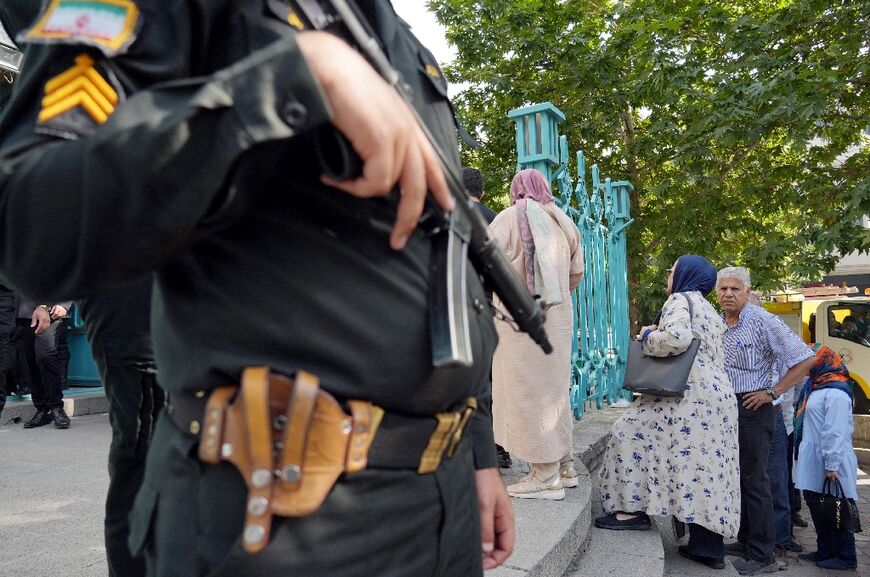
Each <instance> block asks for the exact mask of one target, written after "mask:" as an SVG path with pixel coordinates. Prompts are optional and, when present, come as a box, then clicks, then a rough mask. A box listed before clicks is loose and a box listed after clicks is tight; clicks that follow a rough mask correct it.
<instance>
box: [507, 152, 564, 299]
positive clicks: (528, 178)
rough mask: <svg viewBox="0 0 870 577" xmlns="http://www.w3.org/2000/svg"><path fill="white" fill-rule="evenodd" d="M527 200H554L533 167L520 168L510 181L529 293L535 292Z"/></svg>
mask: <svg viewBox="0 0 870 577" xmlns="http://www.w3.org/2000/svg"><path fill="white" fill-rule="evenodd" d="M527 200H533V201H535V202H537V203H539V204H549V203H551V202H553V201H554V198H553V193H552V192H550V185H549V183H548V182H547V179H546V177H544V175H543V174H541V173H540V172H539V171H537V170H535V169H534V168H527V169H525V170H521V171H519V172H518V173H516V174H515V175H514V179H513V181H511V202H512V203H513V204H514V205H515V206H516V207H517V216H518V218H519V220H520V237H521V238H522V242H523V265H524V267H525V273H526V274H525V277H526V278H525V280H526V287H528V289H529V292H530V293H531V294H535V240H534V237H533V236H532V228H531V226H529V216H528V212H527V211H526V201H527Z"/></svg>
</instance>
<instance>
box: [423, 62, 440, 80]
mask: <svg viewBox="0 0 870 577" xmlns="http://www.w3.org/2000/svg"><path fill="white" fill-rule="evenodd" d="M426 74H428V75H429V76H431V77H432V78H435V79H437V80H441V71H440V70H438V67H437V66H434V65H432V64H427V65H426Z"/></svg>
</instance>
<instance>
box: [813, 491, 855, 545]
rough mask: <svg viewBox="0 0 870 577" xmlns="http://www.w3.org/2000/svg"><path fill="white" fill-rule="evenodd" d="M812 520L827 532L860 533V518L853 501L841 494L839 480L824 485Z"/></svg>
mask: <svg viewBox="0 0 870 577" xmlns="http://www.w3.org/2000/svg"><path fill="white" fill-rule="evenodd" d="M813 520H814V521H815V522H817V523H818V524H820V525H822V526H823V527H826V528H827V529H828V530H829V531H849V532H851V533H861V517H860V514H859V513H858V505H857V504H856V503H855V499H849V498H848V497H846V494H845V493H844V492H843V485H841V484H840V480H839V479H835V480H834V482H833V483H832V482H831V480H830V479H825V484H824V486H823V488H822V492H821V493H820V494H819V498H818V515H814V516H813Z"/></svg>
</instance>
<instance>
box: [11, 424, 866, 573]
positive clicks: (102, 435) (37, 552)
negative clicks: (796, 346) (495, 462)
mask: <svg viewBox="0 0 870 577" xmlns="http://www.w3.org/2000/svg"><path fill="white" fill-rule="evenodd" d="M5 416H6V415H5V412H4V420H5ZM612 418H613V417H612V416H610V417H608V419H607V420H612ZM594 423H595V419H594V418H592V416H589V418H588V419H584V422H583V423H582V424H581V425H580V426H578V433H577V434H575V444H576V443H577V440H578V439H580V438H581V437H582V433H583V432H584V431H586V430H587V429H589V428H592V427H591V425H592V424H594ZM605 425H606V422H605ZM602 426H604V425H602ZM599 428H600V427H599ZM605 428H606V427H605ZM587 432H588V431H587ZM578 434H579V435H580V436H579V437H578ZM593 436H595V435H593ZM596 438H597V437H596ZM110 439H111V429H110V427H109V422H108V416H107V415H106V414H96V415H84V416H77V417H74V418H73V422H72V427H71V428H70V429H68V430H58V429H55V428H54V427H53V426H51V425H49V426H46V427H41V428H38V429H30V430H25V429H23V428H22V426H21V424H20V423H19V424H15V423H8V424H6V425H5V426H0V575H2V576H7V575H8V576H9V577H12V576H14V577H44V576H46V575H62V576H64V577H105V576H106V575H107V573H108V569H107V566H106V561H105V549H104V546H103V523H102V522H103V505H104V498H105V493H106V488H107V485H108V475H107V473H106V456H107V453H108V447H109V442H110ZM590 467H591V468H592V465H591V464H590ZM517 469H519V467H517ZM506 473H507V472H506ZM520 473H521V471H520V470H515V471H513V474H514V475H515V476H519V474H520ZM508 476H509V475H506V477H508ZM590 477H591V479H592V480H594V479H596V478H597V476H596V475H594V474H593V475H591V476H590ZM508 480H512V479H508ZM590 489H591V490H592V492H593V495H591V497H592V499H591V500H592V510H591V511H589V512H587V513H586V515H589V513H590V512H591V514H592V515H597V514H600V505H599V504H597V503H596V502H597V499H596V498H595V497H594V492H595V487H594V486H593V487H590ZM574 491H580V490H579V489H575V490H572V498H573V494H574ZM858 491H859V493H860V496H861V499H860V503H859V508H860V509H861V517H862V524H863V526H864V527H865V528H866V531H867V533H865V534H859V535H857V542H858V563H859V567H858V571H857V573H856V572H841V573H835V574H834V575H833V576H831V575H827V574H826V573H825V571H823V570H821V569H818V568H816V567H815V566H814V565H811V564H809V563H807V562H803V561H799V560H798V559H797V558H796V555H794V554H792V555H791V556H790V559H789V561H790V565H789V567H788V569H787V570H786V571H783V572H780V573H779V575H782V576H783V577H836V575H843V577H849V576H850V575H852V576H854V575H861V576H863V577H870V476H868V475H866V474H864V473H861V474H860V475H859V478H858ZM524 505H529V506H531V507H526V508H528V509H529V510H528V511H527V512H526V513H527V514H526V516H525V517H523V515H522V514H521V513H523V510H524V509H523V507H521V506H520V504H517V511H518V518H519V519H522V521H521V522H522V523H523V524H524V525H529V524H531V523H534V522H538V521H540V523H541V528H540V530H542V531H546V530H547V528H552V526H553V520H552V517H549V516H548V515H547V514H543V515H542V514H535V513H536V512H538V513H540V512H541V511H543V508H545V507H546V506H550V505H555V504H554V503H550V502H547V503H541V504H540V505H539V504H538V503H534V504H533V503H526V504H524ZM569 505H570V506H573V507H575V508H577V510H578V511H579V510H580V507H579V503H574V504H573V505H571V504H570V503H564V505H562V508H564V507H566V506H569ZM539 508H541V509H540V511H539ZM587 511H588V509H587ZM539 517H540V518H541V519H538V518H539ZM805 517H808V515H806V514H805ZM588 518H589V517H588V516H587V517H586V519H588ZM655 522H656V524H657V526H658V527H660V528H661V529H660V533H661V541H660V542H661V543H662V544H663V549H664V571H663V572H662V571H661V569H658V570H656V569H653V567H654V566H655V563H652V562H651V561H653V560H652V559H651V557H650V555H654V553H651V552H653V551H654V550H655V547H654V546H653V545H654V544H655V543H654V540H655V538H657V534H656V533H655V532H653V531H650V532H645V533H643V534H639V535H638V534H635V535H634V536H632V539H629V540H626V537H629V536H627V535H625V532H614V531H603V530H600V529H595V528H594V527H593V528H591V529H590V531H589V540H588V541H587V542H586V545H585V547H584V548H583V549H582V550H583V551H585V555H586V556H585V558H584V557H583V553H580V554H579V555H578V560H579V561H584V560H585V562H586V563H585V564H583V563H581V564H580V567H579V569H578V568H577V567H576V566H575V567H574V568H573V569H572V570H569V572H568V573H566V574H565V575H566V576H568V575H570V576H571V577H598V576H601V577H614V576H617V575H629V574H637V575H643V576H644V577H653V575H654V574H660V575H661V574H663V575H665V576H667V577H734V576H736V575H737V573H736V571H734V568H733V567H732V566H731V565H730V563H729V564H728V565H727V567H726V569H725V570H724V571H714V570H710V569H707V568H706V567H704V566H702V565H698V564H696V563H692V562H691V561H687V560H685V559H683V558H682V557H680V556H679V555H678V554H677V543H676V542H675V541H674V540H673V537H672V536H671V534H670V524H669V523H668V522H667V520H666V519H664V518H656V519H655ZM586 523H588V520H587V521H586ZM530 528H531V527H522V528H521V527H518V530H520V532H521V533H522V532H523V531H522V529H525V533H528V532H529V531H528V530H529V529H530ZM536 530H537V529H536ZM796 536H797V538H798V539H799V540H800V541H801V543H803V544H804V546H805V547H807V549H808V550H814V548H815V545H814V544H815V534H814V533H813V530H812V527H809V528H807V529H798V530H797V531H796ZM636 537H639V538H640V539H637V538H636ZM528 545H529V543H525V544H523V545H522V546H519V547H518V550H517V554H516V555H515V556H514V558H512V559H511V560H510V561H509V563H510V562H516V563H518V562H519V561H520V560H522V559H523V554H524V552H523V550H522V547H526V548H529V547H528ZM596 551H597V552H599V553H602V556H600V557H596V556H595V554H594V553H595V552H596ZM658 551H659V553H658V555H661V551H662V547H661V546H658ZM528 554H530V553H529V552H526V555H528ZM602 557H603V558H604V561H600V560H601V559H602ZM660 562H661V561H659V563H660ZM626 567H629V568H631V569H633V571H626V570H625V568H626ZM659 567H660V565H659ZM500 571H501V570H500ZM501 573H503V574H505V575H508V574H509V575H514V573H513V572H511V570H509V569H505V570H504V571H501ZM832 573H833V572H832ZM517 574H519V573H518V572H517ZM373 577H374V576H373ZM457 577H462V576H457Z"/></svg>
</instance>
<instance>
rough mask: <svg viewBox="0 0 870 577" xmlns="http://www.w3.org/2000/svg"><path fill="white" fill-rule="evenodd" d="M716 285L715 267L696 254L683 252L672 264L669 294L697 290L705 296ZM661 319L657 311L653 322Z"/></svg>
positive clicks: (655, 322) (656, 322)
mask: <svg viewBox="0 0 870 577" xmlns="http://www.w3.org/2000/svg"><path fill="white" fill-rule="evenodd" d="M715 286H716V267H715V266H713V264H712V263H711V262H710V261H709V260H707V259H706V258H704V257H703V256H698V255H696V254H684V255H683V256H681V257H680V258H678V259H677V264H676V265H674V281H673V283H672V284H671V294H676V293H683V292H689V291H698V292H700V293H701V295H702V296H704V297H706V296H707V295H708V294H710V291H712V290H713V287H715ZM661 320H662V313H661V312H659V314H658V316H657V317H656V320H655V321H654V324H656V325H657V324H659V322H660V321H661Z"/></svg>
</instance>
